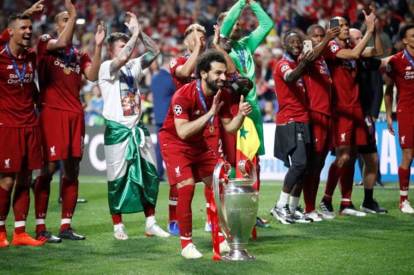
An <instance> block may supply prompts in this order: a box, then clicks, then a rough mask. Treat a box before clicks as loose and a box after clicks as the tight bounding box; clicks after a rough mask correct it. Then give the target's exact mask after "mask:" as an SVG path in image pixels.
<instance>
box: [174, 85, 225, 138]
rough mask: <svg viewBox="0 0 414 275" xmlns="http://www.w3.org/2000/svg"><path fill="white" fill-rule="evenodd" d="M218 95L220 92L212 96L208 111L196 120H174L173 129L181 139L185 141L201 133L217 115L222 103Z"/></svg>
mask: <svg viewBox="0 0 414 275" xmlns="http://www.w3.org/2000/svg"><path fill="white" fill-rule="evenodd" d="M220 95H221V91H219V92H218V93H217V94H216V95H215V96H214V99H213V104H212V105H211V108H210V110H209V111H208V112H207V113H205V114H204V115H202V116H201V117H199V118H197V119H196V120H193V121H189V120H187V119H179V118H175V119H174V125H175V129H176V130H177V134H178V136H179V137H180V138H181V139H187V138H189V137H191V136H193V135H195V134H197V133H199V132H200V131H202V130H203V129H204V127H205V126H206V124H207V123H208V122H209V121H210V120H211V118H212V117H214V116H215V115H217V114H218V112H219V111H220V108H221V106H223V102H220Z"/></svg>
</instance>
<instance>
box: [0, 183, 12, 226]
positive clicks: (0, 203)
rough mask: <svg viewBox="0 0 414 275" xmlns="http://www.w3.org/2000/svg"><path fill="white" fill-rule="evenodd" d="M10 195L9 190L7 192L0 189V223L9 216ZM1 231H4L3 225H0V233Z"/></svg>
mask: <svg viewBox="0 0 414 275" xmlns="http://www.w3.org/2000/svg"><path fill="white" fill-rule="evenodd" d="M11 193H12V192H11V190H10V191H8V190H5V189H3V188H1V187H0V221H4V222H5V221H6V218H7V215H8V214H9V210H10V198H11ZM2 231H4V232H5V231H6V226H5V225H4V224H1V225H0V232H2Z"/></svg>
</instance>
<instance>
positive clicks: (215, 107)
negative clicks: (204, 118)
mask: <svg viewBox="0 0 414 275" xmlns="http://www.w3.org/2000/svg"><path fill="white" fill-rule="evenodd" d="M220 97H221V90H219V91H218V92H217V94H216V95H215V96H214V99H213V104H211V108H210V110H209V112H210V115H212V116H215V115H217V114H218V112H220V109H221V107H222V106H223V104H224V102H223V101H221V100H220Z"/></svg>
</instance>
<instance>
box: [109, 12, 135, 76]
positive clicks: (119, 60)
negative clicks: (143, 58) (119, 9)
mask: <svg viewBox="0 0 414 275" xmlns="http://www.w3.org/2000/svg"><path fill="white" fill-rule="evenodd" d="M127 15H128V19H127V21H126V22H125V25H126V26H127V27H128V29H129V31H130V32H131V34H132V35H131V38H130V39H129V40H128V42H127V43H126V45H125V46H124V48H123V49H122V51H121V52H120V54H119V55H118V56H117V57H115V58H114V59H113V60H112V62H111V65H110V69H109V70H110V72H111V75H112V74H114V73H115V72H117V71H119V70H120V69H121V68H122V66H124V65H125V64H126V63H127V62H128V60H129V58H130V57H131V54H132V52H133V51H134V48H135V45H136V44H137V40H138V37H139V33H140V31H141V30H140V26H139V23H138V19H137V17H136V15H135V14H133V13H131V12H127Z"/></svg>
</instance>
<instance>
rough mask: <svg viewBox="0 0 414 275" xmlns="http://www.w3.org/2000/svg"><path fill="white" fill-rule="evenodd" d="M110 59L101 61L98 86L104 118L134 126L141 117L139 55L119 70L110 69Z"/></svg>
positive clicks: (141, 75)
mask: <svg viewBox="0 0 414 275" xmlns="http://www.w3.org/2000/svg"><path fill="white" fill-rule="evenodd" d="M111 62H112V61H111V60H107V61H105V62H104V63H102V65H101V68H100V70H99V87H100V89H101V92H102V98H103V100H104V108H103V112H102V114H103V116H104V118H105V119H108V120H112V121H115V122H118V123H121V124H123V125H125V126H127V127H129V128H132V127H134V126H135V125H136V124H137V123H138V122H139V120H140V118H141V111H142V110H141V94H140V92H139V89H138V83H139V81H140V79H141V78H142V77H143V72H142V67H141V57H139V58H136V59H132V60H130V61H129V62H128V63H127V64H125V65H124V66H123V67H122V68H121V69H120V70H119V71H117V72H115V73H112V74H111V71H110V67H111Z"/></svg>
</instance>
